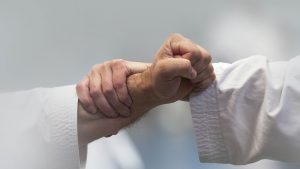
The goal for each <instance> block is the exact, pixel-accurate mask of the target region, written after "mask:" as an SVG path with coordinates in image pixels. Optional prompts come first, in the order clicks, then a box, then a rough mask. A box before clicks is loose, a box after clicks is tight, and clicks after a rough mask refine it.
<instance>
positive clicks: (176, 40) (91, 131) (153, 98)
mask: <svg viewBox="0 0 300 169" xmlns="http://www.w3.org/2000/svg"><path fill="white" fill-rule="evenodd" d="M210 60H211V58H210V56H209V54H208V53H207V51H205V50H204V49H203V48H201V47H199V46H197V45H195V44H194V43H192V42H191V41H190V40H188V39H186V38H184V37H182V36H181V35H172V36H171V37H170V38H169V39H168V40H167V41H166V42H165V44H164V45H163V46H162V48H161V49H160V50H159V52H158V53H157V55H156V58H155V61H154V64H153V65H151V66H150V67H149V68H147V69H146V70H145V71H143V72H142V73H136V74H133V75H131V76H129V77H128V78H127V87H128V91H129V93H130V96H131V98H132V105H131V106H130V108H131V112H132V114H131V115H130V116H129V117H117V118H113V119H112V118H103V116H101V114H100V113H96V114H90V113H88V112H86V111H85V110H84V109H83V108H82V106H81V103H79V104H78V135H79V136H78V137H79V138H78V139H79V143H80V145H85V144H87V143H89V142H91V141H93V140H95V139H98V138H101V137H103V136H107V135H111V134H114V133H116V132H117V131H118V130H120V129H121V128H123V127H125V126H127V125H129V124H131V123H133V122H134V121H136V119H138V118H140V117H141V116H143V115H144V113H145V112H147V111H148V110H150V109H152V108H154V107H156V106H158V105H161V104H165V103H170V102H174V101H177V100H179V99H184V98H186V97H187V96H188V95H189V93H190V92H191V91H192V90H194V89H197V88H200V89H204V88H206V87H208V86H209V85H210V84H211V83H212V82H213V81H214V78H215V75H214V73H213V69H212V68H210V67H211V64H210ZM197 73H198V74H197ZM88 80H89V79H87V81H88ZM83 84H85V85H81V87H77V88H78V89H79V90H77V91H78V92H79V93H82V92H83V93H85V95H88V94H87V93H89V92H88V91H86V88H87V87H88V86H89V85H87V84H89V82H85V83H83ZM82 88H83V89H85V90H82ZM78 95H80V94H78ZM85 97H87V96H85Z"/></svg>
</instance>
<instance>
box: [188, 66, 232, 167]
mask: <svg viewBox="0 0 300 169" xmlns="http://www.w3.org/2000/svg"><path fill="white" fill-rule="evenodd" d="M215 71H216V76H217V79H218V75H219V74H218V73H217V70H216V67H215ZM217 81H218V80H216V82H214V84H212V85H211V86H210V87H209V88H208V89H207V90H205V91H204V92H201V93H193V94H191V95H190V107H191V113H192V121H193V125H194V133H195V137H196V142H197V149H198V155H199V159H200V161H201V162H204V163H228V162H229V155H228V152H227V149H226V145H225V143H224V138H223V133H222V128H221V125H220V107H219V104H218V88H217Z"/></svg>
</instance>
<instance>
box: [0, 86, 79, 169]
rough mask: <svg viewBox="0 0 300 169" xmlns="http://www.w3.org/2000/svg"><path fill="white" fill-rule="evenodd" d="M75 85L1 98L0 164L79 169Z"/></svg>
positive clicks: (11, 168) (10, 168) (8, 167)
mask: <svg viewBox="0 0 300 169" xmlns="http://www.w3.org/2000/svg"><path fill="white" fill-rule="evenodd" d="M77 102H78V98H77V95H76V92H75V86H65V87H58V88H49V89H45V88H39V89H34V90H30V91H24V92H14V93H5V94H1V95H0V116H1V117H0V137H1V139H0V165H1V168H6V169H16V168H22V169H78V168H79V167H80V160H79V149H78V141H77V140H78V139H77Z"/></svg>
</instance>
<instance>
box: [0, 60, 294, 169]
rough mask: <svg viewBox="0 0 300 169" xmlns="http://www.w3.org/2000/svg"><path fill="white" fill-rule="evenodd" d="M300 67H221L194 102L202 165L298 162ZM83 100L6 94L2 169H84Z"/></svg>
mask: <svg viewBox="0 0 300 169" xmlns="http://www.w3.org/2000/svg"><path fill="white" fill-rule="evenodd" d="M299 63H300V57H298V58H294V59H292V60H290V61H289V62H277V63H270V64H269V63H268V62H267V59H266V58H265V57H263V56H254V57H250V58H247V59H244V60H241V61H238V62H235V63H233V64H225V63H217V64H214V68H215V71H216V74H217V80H216V83H215V84H213V85H212V86H211V87H210V88H209V89H208V90H206V91H205V92H203V93H201V94H197V93H195V94H193V95H192V96H191V98H190V104H191V110H192V117H193V122H194V125H195V132H196V138H197V142H198V151H199V155H200V159H201V161H203V162H214V163H232V164H246V163H250V162H254V161H257V160H260V159H265V158H266V159H276V160H281V161H296V162H299V161H300V144H299V143H300V116H299V113H298V109H300V88H299V86H300V67H299V66H298V64H299ZM77 101H78V98H77V96H76V92H75V87H74V86H65V87H58V88H48V89H45V88H39V89H34V90H31V91H24V92H15V93H7V94H1V95H0V103H1V106H0V113H1V118H0V134H1V139H0V157H1V166H2V167H3V168H5V169H15V168H23V169H78V168H79V167H80V159H79V150H78V140H77Z"/></svg>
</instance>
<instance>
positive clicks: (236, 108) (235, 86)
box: [190, 56, 300, 165]
mask: <svg viewBox="0 0 300 169" xmlns="http://www.w3.org/2000/svg"><path fill="white" fill-rule="evenodd" d="M299 65H300V57H295V58H294V59H292V60H290V61H287V62H274V63H269V62H268V60H267V59H266V57H264V56H252V57H250V58H247V59H243V60H240V61H237V62H235V63H232V64H227V63H216V64H214V68H215V72H216V76H217V78H216V81H215V83H214V84H213V85H212V86H210V88H208V89H207V90H206V91H204V92H202V93H193V94H192V95H191V96H190V106H191V112H192V119H193V124H194V130H195V136H196V139H197V148H198V153H199V158H200V161H201V162H207V163H230V164H237V165H241V164H248V163H252V162H255V161H258V160H261V159H273V160H279V161H285V162H300V66H299Z"/></svg>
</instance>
